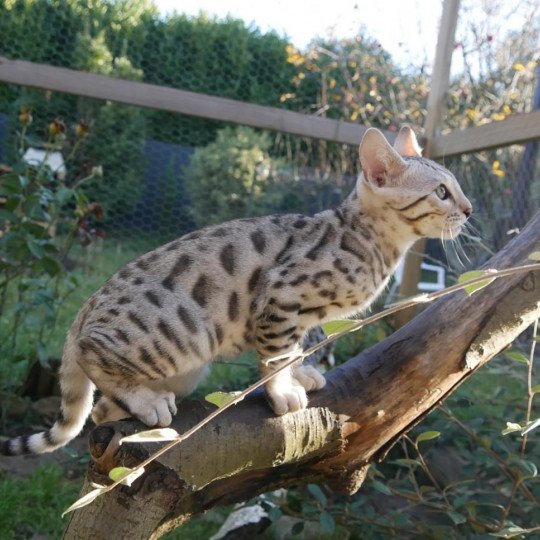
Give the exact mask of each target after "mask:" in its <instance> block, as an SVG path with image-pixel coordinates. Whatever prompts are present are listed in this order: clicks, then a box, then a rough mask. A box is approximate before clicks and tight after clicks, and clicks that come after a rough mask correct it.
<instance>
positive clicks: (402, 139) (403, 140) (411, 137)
mask: <svg viewBox="0 0 540 540" xmlns="http://www.w3.org/2000/svg"><path fill="white" fill-rule="evenodd" d="M394 150H395V151H396V152H397V153H398V154H399V155H400V156H405V157H421V156H422V149H421V148H420V145H419V144H418V141H417V140H416V135H415V134H414V131H413V130H412V129H411V128H410V127H409V126H403V127H402V128H401V129H400V130H399V133H398V136H397V138H396V140H395V142H394Z"/></svg>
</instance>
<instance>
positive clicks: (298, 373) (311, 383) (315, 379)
mask: <svg viewBox="0 0 540 540" xmlns="http://www.w3.org/2000/svg"><path fill="white" fill-rule="evenodd" d="M293 377H294V380H296V381H298V384H300V385H301V386H302V387H303V388H305V390H306V392H312V391H313V390H320V389H321V388H323V387H324V386H325V385H326V379H325V378H324V377H323V376H322V375H321V374H320V373H319V372H318V371H317V369H315V368H314V367H313V366H309V365H306V366H304V365H302V364H301V365H299V366H295V367H294V369H293Z"/></svg>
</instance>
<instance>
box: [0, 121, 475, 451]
mask: <svg viewBox="0 0 540 540" xmlns="http://www.w3.org/2000/svg"><path fill="white" fill-rule="evenodd" d="M360 161H361V164H362V170H363V173H362V174H361V175H360V176H359V179H358V182H357V185H356V188H355V190H354V192H353V193H352V194H351V195H350V196H349V198H347V199H346V200H345V201H344V202H343V203H342V204H341V205H340V206H339V208H337V209H335V210H328V211H324V212H321V213H319V214H316V215H314V216H303V215H298V214H294V215H283V216H268V217H261V218H252V219H244V220H235V221H230V222H228V223H224V224H221V225H218V226H213V227H207V228H205V229H203V230H200V231H196V232H194V233H190V234H188V235H186V236H184V237H182V238H180V239H178V240H175V241H174V242H171V243H169V244H167V245H165V246H162V247H159V248H157V249H156V250H154V251H152V252H150V253H147V254H145V255H142V256H141V257H139V258H138V259H137V260H135V261H133V262H131V263H129V264H128V265H126V266H125V267H124V268H123V269H121V270H120V271H119V272H117V273H116V274H115V275H113V276H112V277H111V278H110V279H109V280H108V281H107V283H105V285H104V286H103V287H101V289H100V290H98V291H97V292H96V293H95V294H94V295H92V296H91V297H90V298H89V299H88V300H87V302H86V303H85V304H84V306H83V307H82V309H81V310H80V312H79V314H78V315H77V318H76V320H75V322H74V323H73V326H72V327H71V329H70V330H69V333H68V336H67V340H66V344H65V347H64V354H63V359H62V366H61V370H60V385H61V390H62V406H61V411H60V416H59V419H58V421H57V422H56V423H55V424H54V426H53V427H52V428H51V429H50V430H49V431H46V432H44V433H39V434H35V435H31V436H28V437H17V438H15V439H11V440H9V441H7V442H5V443H4V444H3V445H2V453H4V454H11V455H16V454H23V453H41V452H47V451H51V450H54V449H55V448H58V447H60V446H63V445H65V444H66V443H68V442H69V441H70V440H71V439H72V438H73V437H75V436H76V435H77V434H78V433H79V432H80V430H81V429H82V427H83V425H84V423H85V421H86V419H87V417H88V416H89V415H90V414H92V418H93V419H94V421H95V422H104V421H109V420H115V419H119V418H123V417H126V416H134V417H136V418H139V419H140V420H141V421H142V422H144V423H145V424H147V425H148V426H167V425H168V424H170V422H171V420H172V415H174V414H175V413H176V405H175V398H176V397H177V396H185V395H187V394H189V393H190V392H191V391H192V390H193V389H194V388H195V387H196V386H197V384H198V383H199V381H200V380H201V379H202V378H203V377H204V375H205V374H206V372H207V370H208V367H209V364H210V363H211V361H212V360H213V359H215V358H217V357H218V356H221V355H231V354H237V353H239V352H241V351H244V350H248V349H256V350H257V352H258V354H259V358H260V360H261V361H260V371H261V373H262V374H265V373H267V372H269V371H273V370H274V369H275V367H276V365H279V362H277V363H268V364H267V363H265V362H264V361H263V360H264V359H265V358H268V357H270V356H273V355H276V354H282V353H287V352H289V351H291V350H294V349H295V348H296V347H297V346H298V345H299V344H300V343H302V340H303V338H304V336H305V335H306V333H307V331H308V330H309V329H310V328H313V327H315V326H317V325H319V324H321V323H324V322H325V321H328V320H331V319H336V318H343V317H346V316H349V315H353V314H355V313H358V312H360V311H362V310H365V309H366V308H367V307H368V306H369V305H370V304H371V303H372V302H373V300H374V299H375V298H376V297H377V295H378V294H379V293H380V292H381V291H382V290H383V288H384V287H385V286H386V284H387V282H388V280H389V278H390V276H391V275H392V273H393V272H394V270H395V268H396V266H397V265H398V263H399V261H400V259H401V258H402V257H403V255H404V254H405V252H406V251H407V249H408V248H409V247H410V246H411V245H412V243H413V242H414V241H415V240H416V239H417V238H420V237H435V238H439V237H442V238H451V237H454V236H455V235H457V234H458V233H459V230H460V228H461V226H462V225H463V223H464V222H465V221H466V219H467V217H468V215H469V214H470V212H471V205H470V203H469V201H468V200H467V199H466V198H465V196H464V195H463V193H462V191H461V189H460V188H459V185H458V183H457V182H456V180H455V178H454V177H453V176H452V174H451V173H450V172H449V171H448V170H446V169H445V168H444V167H441V166H440V165H438V164H436V163H433V162H431V161H429V160H426V159H423V158H422V157H421V156H420V153H419V150H418V146H417V144H416V139H415V137H414V134H413V132H412V131H411V130H410V129H409V128H404V129H403V130H401V132H400V134H399V136H398V138H397V140H396V143H395V145H394V148H392V147H391V146H390V145H389V144H388V143H387V142H386V140H385V139H384V137H383V136H382V134H381V133H380V132H379V131H377V130H374V129H370V130H368V131H367V132H366V134H365V136H364V138H363V140H362V143H361V144H360ZM441 185H442V186H444V189H443V188H441V187H440V186H441ZM441 195H444V197H441ZM324 384H325V380H324V377H323V376H322V375H321V374H320V373H319V372H318V371H317V370H316V369H315V368H314V367H313V366H312V365H310V364H309V363H307V364H305V365H300V366H296V367H294V368H288V369H285V370H283V371H282V372H280V373H279V374H278V376H277V377H275V378H274V379H272V380H271V381H270V382H268V384H267V385H266V391H267V394H268V396H269V399H270V402H271V404H272V407H273V409H274V411H275V412H276V413H277V414H285V413H287V412H289V411H297V410H299V409H302V408H304V407H306V405H307V397H306V392H309V391H311V390H316V389H319V388H322V387H323V386H324ZM96 387H97V388H98V389H99V390H100V392H101V395H102V397H101V398H100V399H99V400H98V402H97V403H96V404H95V405H94V404H93V394H94V390H95V388H96Z"/></svg>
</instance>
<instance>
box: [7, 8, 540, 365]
mask: <svg viewBox="0 0 540 540" xmlns="http://www.w3.org/2000/svg"><path fill="white" fill-rule="evenodd" d="M0 14H1V16H0V35H2V36H9V39H3V40H2V41H1V42H0V56H4V57H6V58H9V59H23V60H29V61H34V62H40V63H44V64H49V65H53V66H61V67H66V68H71V69H78V70H84V71H90V72H93V73H99V74H104V75H109V76H111V77H119V78H123V79H131V80H135V81H144V82H148V83H153V84H158V85H166V86H172V87H175V88H181V89H185V90H191V91H194V92H204V93H205V94H209V95H215V96H222V97H228V98H234V99H237V100H240V101H244V102H250V103H257V104H262V105H270V106H273V107H277V108H282V109H291V110H295V111H301V112H308V113H313V114H316V115H319V116H326V117H329V118H336V119H342V120H348V121H354V122H357V123H361V124H363V125H366V126H367V125H375V126H378V127H381V128H386V129H389V130H390V131H395V130H396V129H397V128H398V126H399V125H400V124H401V123H403V122H410V123H412V124H413V125H416V126H419V125H421V124H422V123H423V120H424V118H425V114H426V111H425V105H426V98H427V93H428V90H429V84H428V79H427V77H426V75H425V74H424V73H417V74H411V73H405V72H403V71H401V70H400V69H398V68H397V67H396V66H395V65H394V64H393V62H392V60H391V58H390V57H389V55H388V54H386V53H385V51H383V50H382V49H381V48H380V45H378V44H377V43H376V42H374V41H370V40H369V39H367V38H366V39H360V38H357V39H352V40H342V41H337V40H334V41H332V40H326V41H324V40H323V41H319V42H318V43H314V44H313V45H311V46H309V47H307V48H306V50H305V51H299V50H298V49H296V48H294V47H292V46H291V45H290V44H289V43H288V41H287V40H286V39H285V38H282V37H280V36H278V35H276V34H274V33H266V34H263V33H261V32H259V31H258V30H256V29H253V28H250V27H247V26H246V25H245V24H244V23H243V22H241V21H237V20H233V19H229V20H226V21H217V20H213V19H210V18H208V17H205V16H200V17H196V18H187V17H185V16H182V15H174V16H170V17H168V18H163V17H160V16H158V14H157V12H156V10H155V8H153V7H151V6H149V5H146V4H144V3H142V4H138V3H136V2H127V3H117V2H105V1H103V2H95V3H91V4H88V3H87V2H81V1H76V0H73V1H70V2H58V1H51V0H40V1H37V2H27V1H23V0H18V1H12V2H7V1H3V2H0ZM534 67H535V66H534V65H532V64H531V65H529V63H526V64H525V65H523V66H522V68H523V69H521V68H520V69H519V70H518V71H519V73H518V72H516V73H517V74H516V73H514V74H513V75H512V92H514V94H516V93H517V94H518V97H516V96H515V95H514V94H511V93H509V92H507V91H506V90H505V91H503V92H502V93H501V98H500V99H499V100H498V101H497V102H496V104H495V105H493V106H492V108H491V109H490V108H489V106H488V104H487V103H486V102H485V100H484V101H482V100H480V99H476V97H478V96H479V95H481V94H482V91H484V93H485V91H486V87H485V86H480V87H479V88H476V87H474V88H472V87H471V82H470V81H469V82H467V81H464V80H458V81H457V82H456V83H455V84H454V85H453V88H452V90H451V92H450V93H449V100H448V108H449V113H448V117H447V121H446V124H447V125H448V126H452V127H460V128H463V127H467V126H470V125H474V124H475V122H477V121H480V120H481V121H484V120H485V119H488V118H491V116H492V115H493V114H495V115H499V116H498V117H496V118H491V119H493V120H497V119H500V115H505V114H508V113H509V112H513V111H524V110H527V109H528V107H530V97H531V95H532V91H531V88H532V83H533V82H534ZM489 88H491V87H489ZM482 95H483V94H482ZM512 100H513V101H512ZM516 100H517V101H519V105H517V104H516V103H517V101H516ZM490 115H491V116H490ZM420 131H421V130H420ZM535 145H537V143H531V144H530V145H528V146H527V147H525V151H524V150H523V147H509V148H505V149H498V150H493V151H489V152H482V153H476V154H469V155H464V156H459V157H454V158H449V159H446V160H442V161H443V162H444V163H445V164H446V165H447V166H448V167H449V168H450V169H451V170H452V171H453V172H454V173H455V175H456V177H457V178H458V179H459V180H460V182H461V184H462V185H463V187H464V191H465V192H466V193H467V195H469V196H470V198H471V199H472V201H473V205H474V207H475V219H474V222H473V224H474V227H475V228H474V229H471V230H470V231H469V232H468V233H467V234H465V235H462V238H461V240H460V244H457V243H454V244H447V245H445V246H441V244H440V243H438V242H436V241H434V242H431V241H430V242H429V243H428V248H427V253H426V262H428V263H429V262H431V263H435V264H436V265H439V266H441V267H444V268H445V269H446V270H447V273H446V274H445V275H446V276H447V279H450V278H449V276H451V273H452V272H454V273H460V272H462V271H463V270H464V269H466V268H470V267H475V266H478V265H479V264H481V263H482V262H483V261H484V260H486V259H487V258H488V256H489V254H490V253H492V252H493V251H496V250H498V249H500V248H501V247H502V246H503V245H504V244H505V243H506V242H507V241H508V240H509V239H510V238H511V237H512V234H513V233H512V232H511V231H515V230H516V229H519V228H520V227H522V226H523V225H524V223H525V222H526V221H527V219H528V218H529V217H530V216H531V215H532V212H533V211H534V210H535V209H536V208H538V206H539V202H540V178H539V174H540V173H539V172H538V167H537V161H538V155H537V151H535V150H534V148H536V146H535ZM40 153H41V154H40ZM32 155H33V156H36V155H37V156H39V155H41V157H42V158H43V157H44V156H46V158H47V159H48V160H49V161H50V164H52V163H53V161H52V160H53V158H54V159H61V166H59V165H54V166H53V165H51V167H50V168H49V167H47V169H48V170H49V172H50V174H49V176H48V177H47V178H46V179H45V180H44V183H43V185H42V188H43V197H45V198H47V197H50V196H51V192H54V193H56V194H58V193H61V194H62V193H63V194H64V195H63V196H65V200H61V201H60V202H58V201H57V202H58V204H59V206H60V208H58V209H57V214H58V216H57V219H56V220H53V221H54V227H51V226H49V227H48V228H47V231H48V234H50V235H51V237H52V241H53V242H56V243H58V242H61V241H62V239H64V238H65V237H66V236H68V237H69V235H70V234H72V236H73V238H72V240H70V244H69V250H65V252H61V255H62V257H63V260H62V265H63V266H64V267H65V268H66V269H70V271H72V273H73V274H74V275H76V276H78V281H77V285H73V286H68V285H66V283H63V284H62V285H61V288H62V294H63V295H64V296H65V298H66V299H69V302H68V301H67V300H66V301H64V300H62V298H64V296H62V295H58V290H57V288H58V287H60V285H53V286H49V285H47V286H45V285H44V284H43V283H42V281H43V280H46V279H50V276H48V275H47V272H46V268H45V267H44V266H43V267H40V271H41V274H39V275H43V277H42V278H39V279H38V278H36V275H35V274H32V279H35V281H31V282H29V283H28V284H27V285H25V287H27V288H26V289H25V290H23V291H19V290H12V291H11V292H9V293H7V292H6V293H5V295H4V297H3V300H2V302H3V303H4V302H5V303H6V305H8V307H9V309H8V310H6V309H4V310H3V322H4V324H3V325H2V328H3V330H0V332H5V335H4V337H5V336H7V335H11V334H10V332H11V329H12V326H13V324H14V321H15V322H16V323H17V324H18V325H19V326H23V325H22V324H21V321H20V320H18V319H17V316H16V314H17V313H16V309H17V308H16V306H17V305H22V304H24V302H23V300H25V299H26V302H27V303H30V304H31V305H32V306H33V307H34V308H35V309H33V310H30V311H28V313H26V315H25V317H27V316H28V317H30V323H32V324H26V325H25V326H26V327H27V328H33V330H29V332H31V335H30V336H29V337H31V338H32V339H23V340H18V343H19V345H17V347H16V348H15V349H16V350H13V351H12V354H11V353H10V354H11V356H14V357H21V358H23V357H25V356H28V354H30V350H29V349H31V348H32V346H31V345H30V343H33V342H36V343H39V344H41V345H40V347H41V349H39V347H38V352H39V354H40V355H41V357H43V358H45V357H49V356H51V355H52V356H58V355H59V354H60V347H61V342H62V335H63V333H64V330H65V328H66V326H67V325H68V324H69V322H70V319H71V317H72V316H73V314H74V312H75V311H76V309H77V307H78V306H80V304H81V302H82V301H83V299H84V298H85V297H87V296H88V295H89V294H91V293H92V292H93V291H94V290H95V289H96V288H97V287H98V286H99V285H100V284H101V283H102V282H103V281H104V280H105V279H106V278H107V277H108V276H109V275H110V274H111V273H113V272H114V271H115V270H116V269H117V268H119V267H120V266H121V265H122V264H124V263H125V262H127V260H129V259H131V258H133V257H135V256H137V255H139V254H141V253H143V252H145V251H148V250H150V249H152V248H154V247H156V246H157V245H159V244H162V243H164V242H166V241H169V240H171V239H173V238H175V237H178V236H181V235H183V234H185V233H187V232H189V231H191V230H193V229H195V228H198V227H203V226H205V225H207V224H210V223H216V222H219V221H224V220H227V219H233V218H236V217H246V216H254V215H263V214H272V213H284V212H299V213H315V212H317V211H320V210H322V209H325V208H329V207H332V206H335V205H337V204H338V203H339V201H341V200H342V199H343V198H344V197H345V196H346V195H347V194H348V193H349V192H350V190H351V189H352V187H353V185H354V182H355V178H356V174H357V172H358V170H359V163H358V157H357V148H356V147H353V146H349V145H344V144H338V143H334V142H328V141H323V140H319V139H315V138H306V137H298V136H293V135H289V134H285V133H280V132H272V131H264V130H255V129H251V128H248V127H246V126H242V125H236V124H232V123H225V122H218V121H214V120H208V119H202V118H196V117H193V116H188V115H180V114H171V113H168V112H164V111H160V110H155V109H144V108H141V107H136V106H131V105H124V104H119V103H114V102H109V101H104V100H98V99H90V98H86V97H81V96H74V95H69V94H67V93H64V92H51V91H44V90H38V89H33V88H29V87H22V86H17V85H12V84H1V83H0V163H2V164H3V165H2V166H3V167H4V170H5V171H9V170H12V169H13V168H15V171H16V170H17V168H16V167H17V166H19V167H20V160H21V157H25V156H26V158H25V159H27V161H28V160H29V159H30V158H31V157H32ZM17 163H19V165H17ZM37 163H38V165H37V170H38V172H41V173H42V172H43V171H42V170H40V165H39V163H40V162H39V160H38V161H37ZM66 190H67V191H66ZM70 190H71V191H74V190H77V192H78V191H80V192H81V193H82V195H81V197H83V198H84V199H85V203H84V205H82V203H81V202H80V201H79V200H75V199H73V198H70V196H68V195H69V193H68V192H69V191H70ZM4 199H5V197H4ZM0 204H4V207H3V210H9V208H7V209H6V208H5V201H4V202H2V201H1V200H0ZM70 212H72V213H74V216H75V217H74V218H73V220H72V222H70V221H69V219H67V218H66V216H67V215H68V214H69V213H70ZM77 212H78V214H77ZM4 219H5V218H4ZM35 221H36V222H38V223H40V221H39V219H35ZM2 228H3V230H4V231H5V230H6V226H5V224H4V225H3V226H2ZM509 231H510V233H509ZM40 241H41V240H40ZM27 244H28V249H27V251H26V252H25V254H26V255H27V256H28V257H37V256H38V255H39V254H40V253H41V251H40V247H39V246H40V244H39V243H36V242H34V240H31V241H30V242H29V243H28V242H27ZM43 260H46V257H45V258H44V259H43ZM47 264H49V263H47ZM448 270H449V272H448ZM51 271H52V270H51ZM426 279H428V278H426ZM44 291H46V292H45V293H44ZM37 292H40V294H36V293H37ZM40 302H41V303H40ZM55 302H56V304H58V303H60V304H61V309H60V310H59V312H57V311H58V310H55V309H53V307H51V306H53V304H54V303H55ZM48 312H50V313H49V315H50V317H49V319H50V320H49V322H48V323H47V324H43V320H44V319H43V317H45V314H46V313H48ZM37 313H42V314H44V315H43V317H41V318H40V317H37V315H36V314H37ZM32 317H34V319H35V320H34V321H33V322H32ZM26 322H28V321H26ZM44 328H49V329H48V330H46V331H45V330H44ZM47 332H48V333H49V335H47ZM34 338H35V339H34ZM46 338H47V339H46ZM4 342H6V340H5V339H4ZM45 343H49V345H47V349H49V350H47V351H45ZM51 343H52V345H51ZM32 354H33V351H32Z"/></svg>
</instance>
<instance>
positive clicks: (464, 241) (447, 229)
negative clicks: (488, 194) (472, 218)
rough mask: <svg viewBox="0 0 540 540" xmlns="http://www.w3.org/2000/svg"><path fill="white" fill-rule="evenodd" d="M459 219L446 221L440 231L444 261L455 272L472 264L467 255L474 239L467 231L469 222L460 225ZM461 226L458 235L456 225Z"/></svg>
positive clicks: (472, 233) (472, 234) (473, 234)
mask: <svg viewBox="0 0 540 540" xmlns="http://www.w3.org/2000/svg"><path fill="white" fill-rule="evenodd" d="M460 222H461V220H459V219H452V218H450V219H447V220H446V221H445V223H444V226H443V230H442V231H441V243H442V246H443V250H444V253H445V255H446V260H447V262H448V265H449V266H450V267H451V268H454V269H456V270H461V269H465V268H466V267H467V266H470V265H471V264H472V261H471V259H470V257H469V255H468V253H467V251H469V249H466V248H469V247H470V246H471V245H472V244H473V243H474V242H473V240H474V239H476V238H477V237H476V235H475V233H474V231H473V232H470V231H469V230H468V227H469V225H470V224H469V222H465V223H460ZM458 223H459V224H461V227H462V230H461V232H460V233H459V234H458V233H456V232H455V228H456V225H457V224H458Z"/></svg>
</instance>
